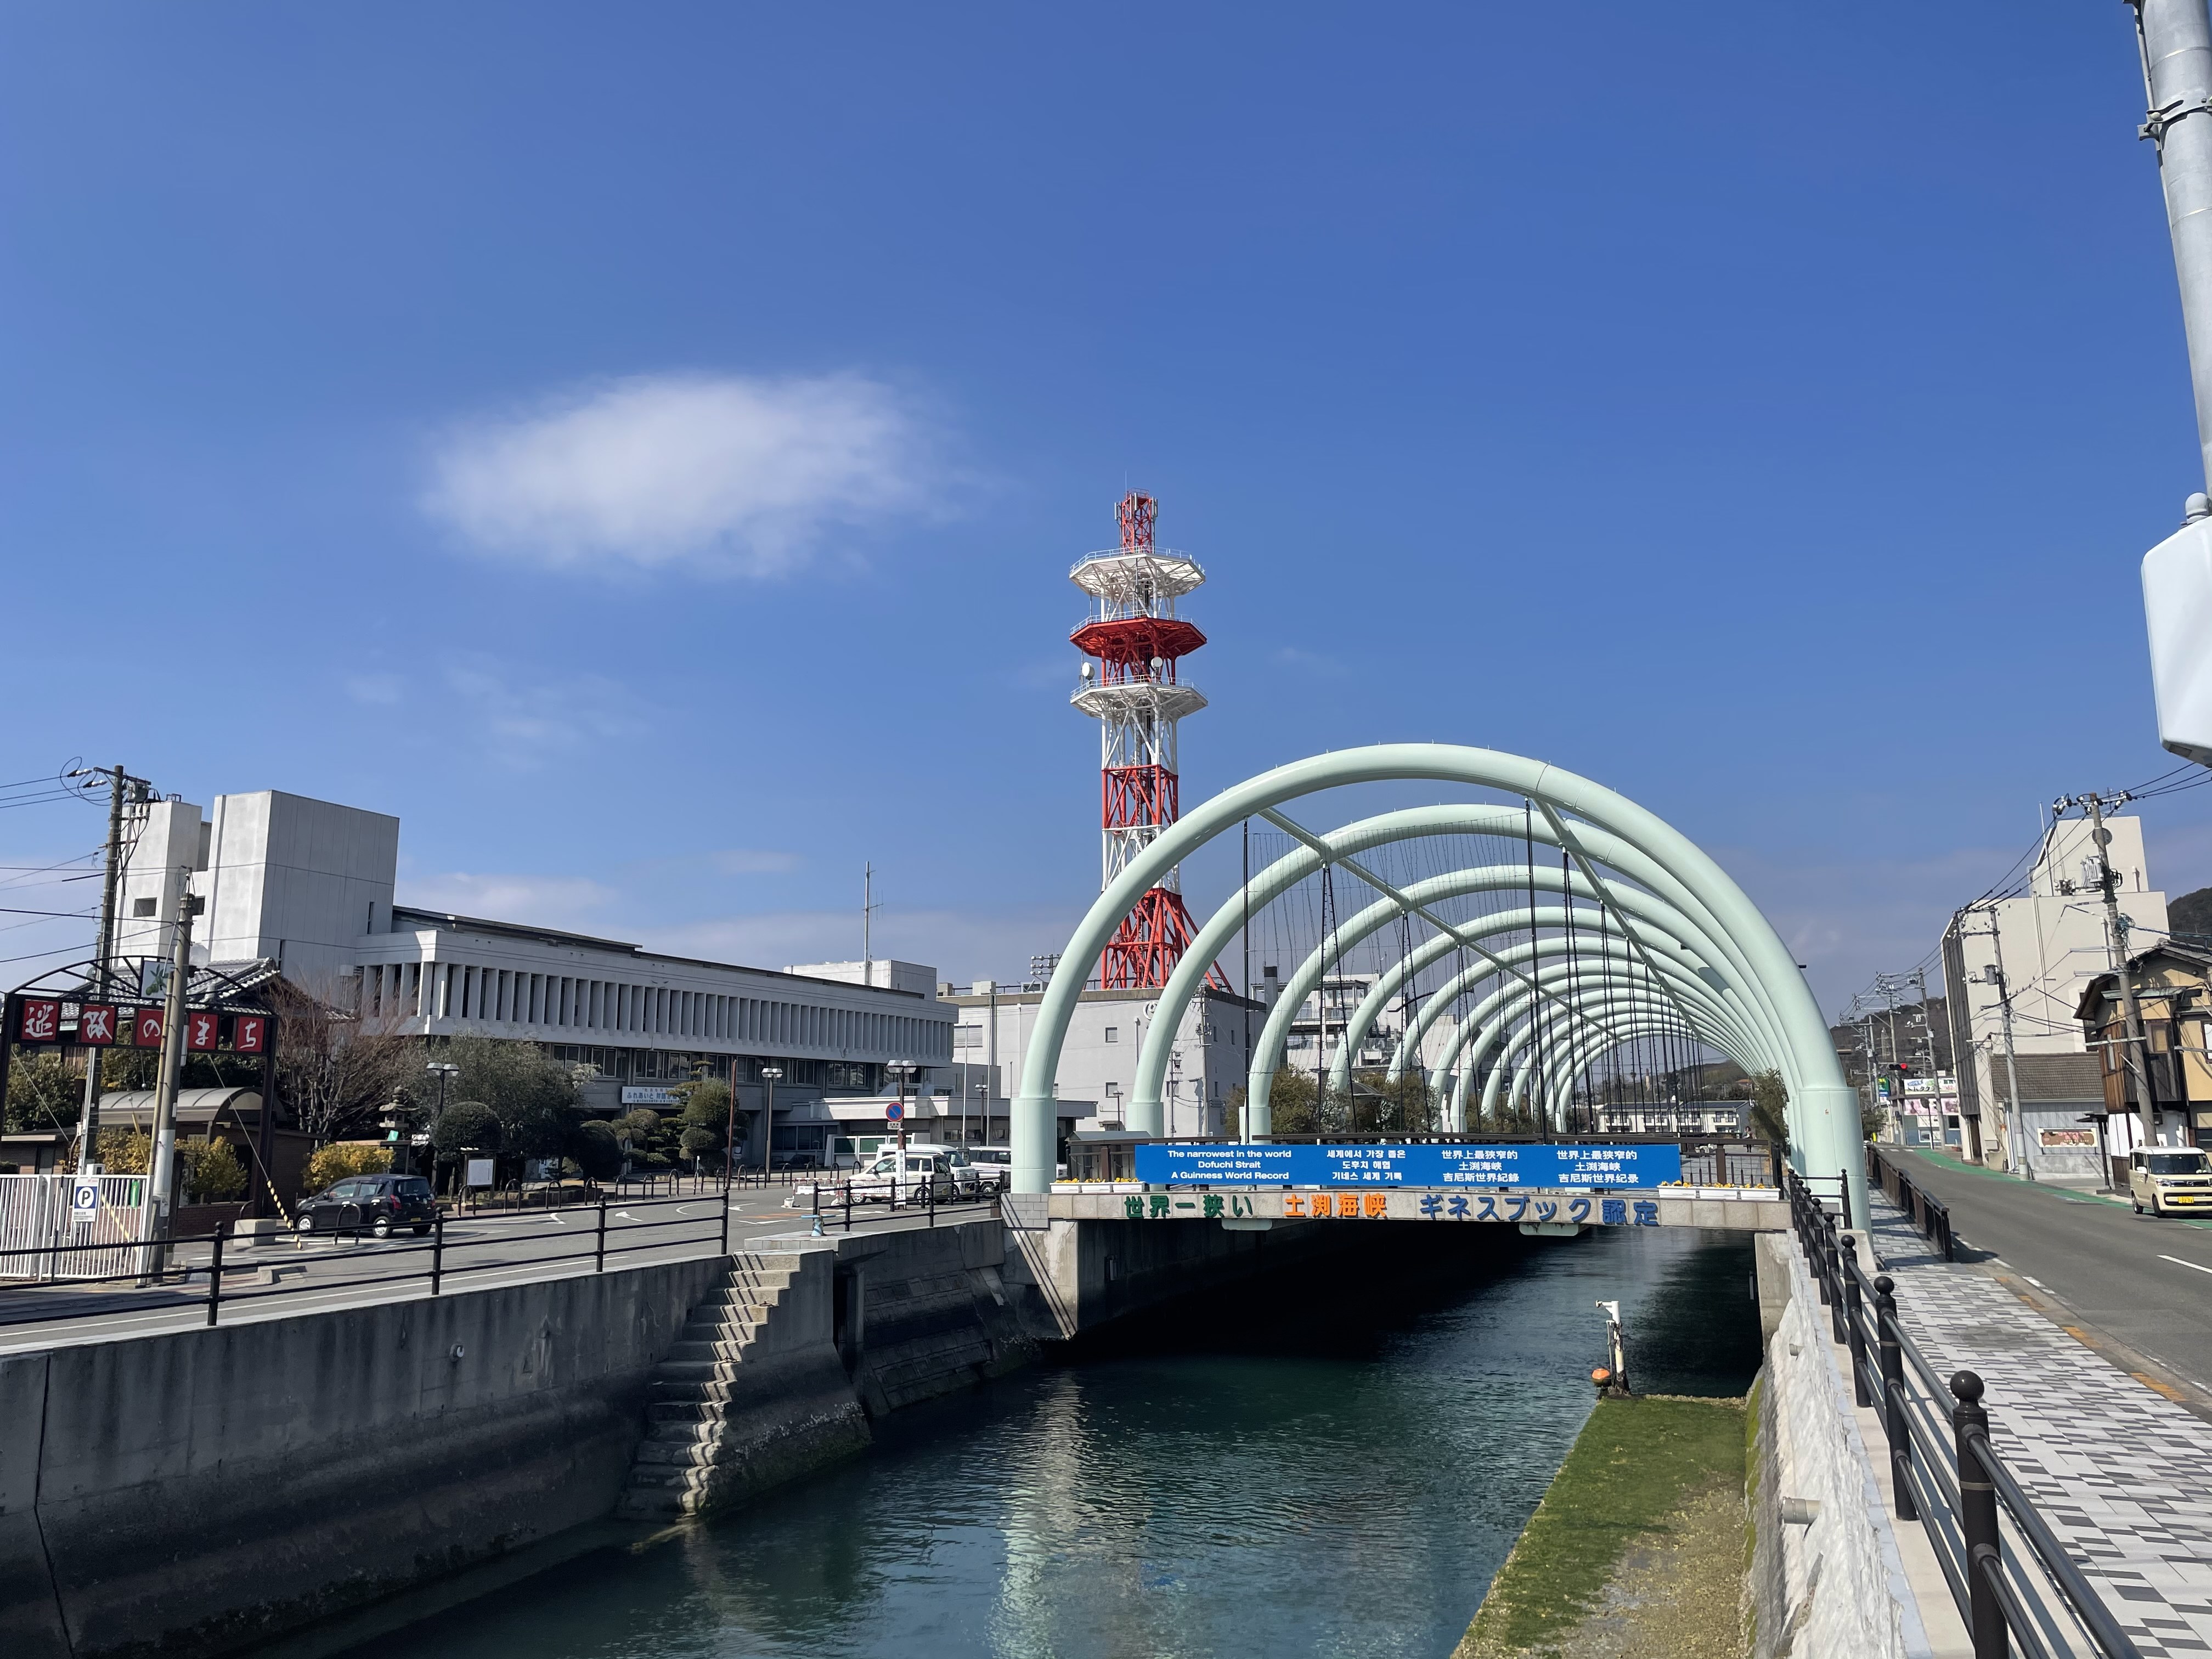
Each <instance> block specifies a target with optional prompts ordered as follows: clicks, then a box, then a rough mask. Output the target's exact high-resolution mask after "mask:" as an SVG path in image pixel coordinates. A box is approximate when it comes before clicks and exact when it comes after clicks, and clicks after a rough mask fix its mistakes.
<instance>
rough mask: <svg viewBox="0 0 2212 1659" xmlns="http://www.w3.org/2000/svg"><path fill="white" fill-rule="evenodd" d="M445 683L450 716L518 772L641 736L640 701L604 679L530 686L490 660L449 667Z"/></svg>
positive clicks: (579, 676)
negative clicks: (588, 748) (565, 755)
mask: <svg viewBox="0 0 2212 1659" xmlns="http://www.w3.org/2000/svg"><path fill="white" fill-rule="evenodd" d="M445 677H446V684H447V689H448V690H449V691H450V692H451V693H452V698H453V701H452V703H451V705H450V710H449V712H450V713H452V714H454V715H456V716H458V717H459V720H460V722H461V724H462V725H463V726H465V727H470V728H473V729H474V730H475V731H476V732H477V734H478V737H479V739H480V741H481V742H482V743H483V746H484V747H485V748H487V749H488V750H490V752H491V754H492V757H494V758H495V760H497V761H498V762H499V763H501V765H504V766H507V767H509V768H512V769H514V770H517V771H530V770H533V769H536V768H538V767H540V766H543V765H544V764H546V763H548V762H550V761H551V760H552V759H554V758H555V757H556V756H559V755H561V754H563V753H565V752H568V751H569V750H574V749H577V748H580V747H585V746H588V745H589V744H593V743H600V742H606V741H609V740H611V739H616V738H627V737H629V736H632V735H634V734H635V732H639V731H640V730H641V729H642V728H643V725H644V722H643V720H641V718H640V716H639V714H638V712H637V700H636V698H635V697H634V696H632V695H631V694H630V692H629V690H628V688H626V687H624V686H623V685H620V684H617V683H616V682H615V681H613V680H611V679H608V678H605V676H603V675H597V674H577V675H572V676H570V677H568V678H564V679H562V680H561V681H559V682H558V683H556V684H535V685H533V684H520V683H518V682H517V681H515V680H514V679H513V678H512V677H511V676H510V675H509V673H508V672H507V670H506V669H505V668H504V667H503V666H502V665H499V664H497V663H495V662H493V661H491V660H490V659H486V658H471V659H465V660H464V661H460V662H456V663H453V664H450V665H447V669H446V671H445Z"/></svg>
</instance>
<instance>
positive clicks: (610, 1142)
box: [568, 1117, 622, 1181]
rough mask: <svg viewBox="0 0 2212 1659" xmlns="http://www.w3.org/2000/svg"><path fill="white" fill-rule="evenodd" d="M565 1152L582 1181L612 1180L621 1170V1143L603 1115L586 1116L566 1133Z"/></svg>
mask: <svg viewBox="0 0 2212 1659" xmlns="http://www.w3.org/2000/svg"><path fill="white" fill-rule="evenodd" d="M568 1156H569V1157H570V1158H574V1159H575V1161H576V1168H577V1170H578V1171H579V1172H580V1173H581V1174H582V1176H584V1178H585V1179H586V1181H612V1180H613V1179H614V1178H615V1177H616V1176H617V1175H619V1174H621V1173H622V1143H621V1142H620V1141H618V1140H617V1139H616V1138H615V1131H614V1126H613V1125H612V1124H611V1123H609V1122H608V1121H606V1120H605V1118H598V1117H591V1118H586V1119H585V1120H584V1121H582V1122H581V1123H579V1124H577V1125H575V1126H574V1128H572V1129H571V1130H570V1131H569V1133H568Z"/></svg>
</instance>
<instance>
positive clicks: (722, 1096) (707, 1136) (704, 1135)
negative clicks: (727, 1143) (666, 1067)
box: [676, 1078, 730, 1168]
mask: <svg viewBox="0 0 2212 1659" xmlns="http://www.w3.org/2000/svg"><path fill="white" fill-rule="evenodd" d="M676 1121H678V1123H680V1124H681V1125H682V1126H683V1128H684V1133H683V1134H682V1135H681V1136H680V1137H679V1138H678V1146H681V1147H682V1149H683V1152H684V1157H686V1158H690V1160H691V1162H692V1165H693V1167H694V1168H696V1167H697V1165H698V1162H699V1160H700V1158H702V1157H704V1156H705V1155H706V1154H707V1153H708V1152H719V1151H720V1150H721V1146H722V1139H723V1137H724V1136H725V1135H726V1134H727V1133H729V1127H730V1085H728V1084H726V1083H725V1082H723V1081H722V1080H721V1079H720V1078H706V1079H702V1080H701V1081H699V1082H697V1083H694V1084H692V1085H690V1086H689V1087H687V1088H686V1089H685V1090H684V1110H683V1111H682V1112H681V1113H680V1114H679V1115H678V1117H677V1120H676Z"/></svg>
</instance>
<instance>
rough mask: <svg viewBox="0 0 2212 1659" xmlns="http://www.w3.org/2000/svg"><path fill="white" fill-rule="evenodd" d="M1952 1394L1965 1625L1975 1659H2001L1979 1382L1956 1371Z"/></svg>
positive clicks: (1992, 1490) (1993, 1507) (1991, 1497)
mask: <svg viewBox="0 0 2212 1659" xmlns="http://www.w3.org/2000/svg"><path fill="white" fill-rule="evenodd" d="M1951 1393H1952V1395H1954V1397H1955V1398H1956V1399H1957V1400H1958V1402H1959V1403H1958V1404H1957V1405H1956V1406H1954V1407H1952V1409H1951V1428H1952V1432H1953V1433H1954V1435H1955V1436H1956V1437H1957V1445H1958V1453H1959V1530H1960V1534H1962V1535H1963V1538H1964V1541H1965V1543H1966V1608H1967V1620H1966V1622H1967V1626H1968V1628H1969V1631H1970V1633H1971V1634H1972V1638H1973V1644H1974V1659H2004V1656H2005V1652H2006V1647H2007V1637H2006V1633H2005V1616H2004V1608H2003V1607H2002V1605H2000V1604H1999V1602H1998V1601H1997V1592H1996V1584H1995V1583H1992V1582H1991V1580H1992V1579H1993V1578H1994V1577H1996V1573H1997V1571H1998V1570H1999V1568H2000V1566H2001V1565H2002V1559H2003V1558H2002V1553H2001V1549H2002V1547H2001V1546H2000V1544H1999V1543H1998V1541H1997V1489H1996V1483H1995V1482H1993V1481H1992V1480H1990V1473H1989V1470H1988V1468H1986V1467H1985V1466H1984V1464H1983V1462H1982V1457H1981V1454H1982V1452H1983V1451H1984V1449H1986V1448H1987V1447H1988V1445H1989V1443H1990V1414H1989V1413H1987V1412H1986V1411H1984V1410H1983V1409H1982V1404H1981V1400H1982V1379H1981V1378H1980V1377H1978V1376H1975V1375H1974V1374H1973V1372H1972V1371H1960V1373H1959V1374H1958V1375H1957V1376H1954V1377H1953V1378H1952V1379H1951ZM1977 1443H1978V1444H1977Z"/></svg>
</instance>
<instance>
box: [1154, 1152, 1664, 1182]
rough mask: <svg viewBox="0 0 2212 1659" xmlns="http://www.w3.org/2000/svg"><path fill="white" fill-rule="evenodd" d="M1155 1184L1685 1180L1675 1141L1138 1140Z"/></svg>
mask: <svg viewBox="0 0 2212 1659" xmlns="http://www.w3.org/2000/svg"><path fill="white" fill-rule="evenodd" d="M1136 1151H1137V1179H1138V1180H1139V1181H1141V1182H1145V1184H1146V1185H1147V1186H1152V1187H1168V1186H1189V1185H1193V1184H1197V1183H1203V1184H1205V1185H1208V1186H1215V1187H1522V1188H1552V1189H1557V1188H1563V1187H1589V1188H1600V1187H1601V1188H1606V1189H1607V1190H1608V1191H1619V1190H1623V1189H1626V1188H1636V1187H1663V1186H1666V1185H1668V1184H1670V1183H1674V1182H1680V1180H1681V1179H1682V1149H1681V1147H1680V1146H1676V1145H1674V1143H1673V1142H1671V1141H1669V1142H1655V1141H1616V1142H1581V1143H1553V1144H1552V1145H1550V1146H1544V1145H1541V1144H1539V1143H1536V1142H1534V1141H1503V1142H1499V1143H1498V1144H1496V1145H1494V1146H1482V1145H1478V1144H1475V1143H1473V1142H1453V1143H1450V1144H1449V1145H1445V1146H1269V1145H1265V1144H1261V1145H1252V1146H1244V1145H1240V1144H1238V1143H1236V1142H1233V1141H1219V1142H1216V1143H1213V1144H1212V1145H1209V1146H1187V1145H1186V1146H1142V1145H1139V1146H1138V1147H1137V1149H1136Z"/></svg>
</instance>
